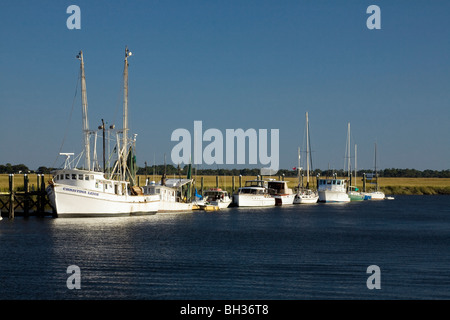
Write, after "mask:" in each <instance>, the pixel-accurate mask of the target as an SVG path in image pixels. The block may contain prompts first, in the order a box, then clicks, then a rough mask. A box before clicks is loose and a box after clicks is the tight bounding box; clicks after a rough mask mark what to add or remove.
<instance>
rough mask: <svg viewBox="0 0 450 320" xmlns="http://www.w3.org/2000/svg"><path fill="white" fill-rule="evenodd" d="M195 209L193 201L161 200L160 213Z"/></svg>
mask: <svg viewBox="0 0 450 320" xmlns="http://www.w3.org/2000/svg"><path fill="white" fill-rule="evenodd" d="M192 210H194V204H193V203H192V202H172V201H165V200H161V202H160V204H159V210H158V213H170V212H189V211H192Z"/></svg>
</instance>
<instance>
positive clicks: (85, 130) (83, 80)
mask: <svg viewBox="0 0 450 320" xmlns="http://www.w3.org/2000/svg"><path fill="white" fill-rule="evenodd" d="M77 59H78V60H80V73H81V107H82V117H83V138H84V167H85V169H87V170H91V159H90V156H91V150H90V144H89V121H88V103H87V93H86V77H85V75H84V60H83V51H80V53H79V54H78V55H77Z"/></svg>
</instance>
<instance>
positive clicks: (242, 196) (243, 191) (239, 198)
mask: <svg viewBox="0 0 450 320" xmlns="http://www.w3.org/2000/svg"><path fill="white" fill-rule="evenodd" d="M233 202H234V203H235V204H236V205H237V206H238V207H268V206H274V205H275V198H274V197H272V196H271V195H270V194H269V193H268V190H267V182H266V181H264V180H249V181H246V182H245V186H244V187H241V188H239V189H238V191H237V193H235V194H234V195H233Z"/></svg>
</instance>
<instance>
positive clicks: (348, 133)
mask: <svg viewBox="0 0 450 320" xmlns="http://www.w3.org/2000/svg"><path fill="white" fill-rule="evenodd" d="M350 166H351V164H350V122H349V123H348V125H347V170H348V178H349V184H351V182H350V180H351V169H350Z"/></svg>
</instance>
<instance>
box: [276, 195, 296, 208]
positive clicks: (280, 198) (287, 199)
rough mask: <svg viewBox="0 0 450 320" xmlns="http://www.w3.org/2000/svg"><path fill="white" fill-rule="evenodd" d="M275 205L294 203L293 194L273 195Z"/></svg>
mask: <svg viewBox="0 0 450 320" xmlns="http://www.w3.org/2000/svg"><path fill="white" fill-rule="evenodd" d="M273 197H274V198H275V204H276V205H278V206H281V205H288V204H293V203H294V198H295V194H282V195H274V196H273Z"/></svg>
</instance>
